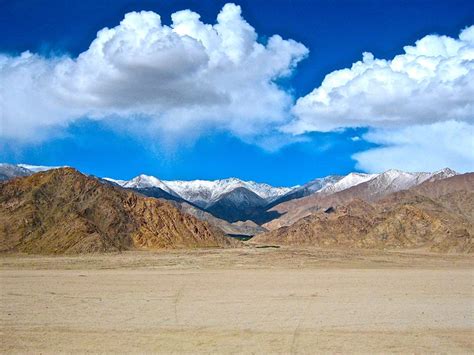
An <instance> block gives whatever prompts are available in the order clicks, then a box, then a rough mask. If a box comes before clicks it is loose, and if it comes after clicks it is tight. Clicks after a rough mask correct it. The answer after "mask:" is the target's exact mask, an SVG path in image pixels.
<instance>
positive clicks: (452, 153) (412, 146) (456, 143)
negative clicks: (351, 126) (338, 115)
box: [353, 121, 474, 172]
mask: <svg viewBox="0 0 474 355" xmlns="http://www.w3.org/2000/svg"><path fill="white" fill-rule="evenodd" d="M363 138H364V139H365V140H367V141H369V142H372V143H375V144H378V145H381V147H378V148H373V149H369V150H367V151H364V152H361V153H358V154H355V155H354V156H353V158H354V159H355V160H356V161H357V167H358V168H359V169H362V170H364V171H368V172H381V171H384V170H388V169H393V168H395V169H401V170H407V171H436V170H439V169H442V168H445V167H450V168H452V169H455V170H457V171H459V172H466V171H473V170H474V125H473V124H469V123H467V122H457V121H446V122H436V123H433V124H431V125H415V126H409V127H403V128H396V129H375V130H373V131H371V132H369V133H367V134H366V135H365V136H364V137H363Z"/></svg>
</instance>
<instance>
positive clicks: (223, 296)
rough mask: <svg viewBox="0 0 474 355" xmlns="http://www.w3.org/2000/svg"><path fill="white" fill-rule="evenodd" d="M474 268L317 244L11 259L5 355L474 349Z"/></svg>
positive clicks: (6, 267)
mask: <svg viewBox="0 0 474 355" xmlns="http://www.w3.org/2000/svg"><path fill="white" fill-rule="evenodd" d="M473 260H474V259H473V258H472V256H462V255H438V254H417V253H414V252H412V253H408V252H404V253H395V252H390V253H389V252H380V251H379V252H375V251H351V252H343V251H337V250H334V251H330V250H320V249H310V248H304V249H303V248H300V249H295V248H293V249H292V248H279V249H274V248H255V247H245V248H239V249H225V250H217V249H207V250H193V251H183V250H181V251H166V252H155V253H152V252H125V253H122V254H105V255H92V256H67V257H65V256H62V257H59V256H55V257H47V256H25V255H18V254H16V255H5V254H4V255H2V256H1V257H0V283H1V284H0V286H1V287H0V292H1V303H0V331H1V338H0V352H2V353H12V352H30V353H32V352H34V353H40V352H42V353H51V352H163V353H173V352H175V353H177V352H187V353H209V352H219V353H223V352H225V353H314V352H316V351H323V352H364V353H367V352H384V353H387V352H400V353H407V352H409V353H413V352H415V353H425V352H441V353H446V352H448V353H472V352H473V351H474V315H473V311H474V309H473V270H474V269H473V266H474V263H473Z"/></svg>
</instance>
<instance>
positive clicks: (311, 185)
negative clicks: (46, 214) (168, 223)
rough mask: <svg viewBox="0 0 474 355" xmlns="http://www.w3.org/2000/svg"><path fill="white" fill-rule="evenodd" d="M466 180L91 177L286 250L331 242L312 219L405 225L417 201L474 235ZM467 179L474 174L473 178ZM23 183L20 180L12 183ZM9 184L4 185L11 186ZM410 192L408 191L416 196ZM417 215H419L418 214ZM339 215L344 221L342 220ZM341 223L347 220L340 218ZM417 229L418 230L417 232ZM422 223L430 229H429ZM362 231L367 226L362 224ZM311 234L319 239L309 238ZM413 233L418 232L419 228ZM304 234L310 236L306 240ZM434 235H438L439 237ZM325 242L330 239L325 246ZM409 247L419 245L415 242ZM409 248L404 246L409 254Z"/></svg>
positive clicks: (387, 175)
mask: <svg viewBox="0 0 474 355" xmlns="http://www.w3.org/2000/svg"><path fill="white" fill-rule="evenodd" d="M48 169H49V168H48V167H44V166H41V167H35V166H31V165H25V164H22V165H11V164H0V179H1V180H7V181H9V180H12V179H14V178H15V177H20V178H23V179H24V178H25V176H29V175H36V173H35V172H36V171H42V172H45V171H46V172H48V171H47V170H48ZM64 169H67V168H60V169H57V168H55V169H53V170H51V171H56V170H59V171H62V170H64ZM465 175H466V174H464V175H460V174H458V173H457V172H455V171H453V170H451V169H448V168H446V169H442V170H439V171H436V172H432V173H430V172H417V173H413V172H404V171H399V170H393V169H392V170H388V171H385V172H383V173H380V174H364V173H357V172H354V173H350V174H348V175H345V176H342V175H330V176H326V177H323V178H317V179H314V180H312V181H310V182H308V183H306V184H304V185H302V186H295V187H273V186H271V185H268V184H263V183H256V182H253V181H243V180H240V179H237V178H229V179H222V180H214V181H206V180H194V181H182V180H178V181H169V180H160V179H158V178H156V177H153V176H148V175H139V176H137V177H135V178H133V179H131V180H117V179H111V178H95V177H89V178H91V179H94V180H97V181H99V182H100V184H101V186H107V187H109V188H111V189H112V190H113V191H124V192H127V193H132V194H135V195H137V196H139V197H140V198H147V197H148V198H154V199H160V200H167V201H168V203H170V204H171V206H174V208H177V209H178V210H179V211H180V213H183V214H185V215H191V216H193V217H194V218H197V219H198V220H200V221H204V222H205V223H209V224H210V225H212V226H213V227H215V228H216V229H218V230H220V231H221V232H223V233H224V234H227V235H232V236H248V237H252V236H254V235H257V237H255V238H254V239H252V240H253V241H255V242H258V241H261V242H270V241H271V240H273V239H275V240H277V241H283V242H282V243H283V244H285V243H286V242H285V241H288V240H293V239H292V238H296V237H291V238H289V239H288V238H286V237H284V231H285V230H288V235H291V236H297V235H300V236H302V235H303V236H304V237H301V238H300V239H298V238H297V239H298V240H300V241H303V240H307V242H308V243H310V244H311V243H314V242H315V241H314V238H313V239H312V238H310V237H309V236H311V235H312V233H313V232H314V231H317V233H316V232H314V233H316V234H317V235H318V236H321V235H324V233H322V234H321V230H320V229H318V228H319V227H318V228H316V229H314V228H313V229H311V228H309V227H308V226H307V225H306V224H305V223H308V220H310V221H312V222H311V223H309V225H314V224H315V222H314V221H315V220H318V221H324V222H321V223H323V225H324V228H323V227H321V228H323V229H322V230H328V231H335V230H334V229H331V228H333V227H331V226H332V224H330V223H333V222H332V221H333V220H338V221H340V220H345V219H344V218H346V217H347V214H348V213H349V215H350V218H349V219H348V220H351V218H353V217H354V216H356V215H357V213H362V215H363V213H365V212H367V215H366V216H365V217H367V219H368V221H372V222H373V221H375V220H377V221H387V220H388V219H389V216H398V217H397V218H399V217H400V216H401V215H404V214H406V213H407V210H406V209H405V207H406V206H408V205H409V206H412V207H413V206H415V207H416V208H418V207H419V206H418V205H417V204H416V203H414V202H413V201H421V200H423V199H420V197H419V196H422V197H423V198H424V199H429V200H430V201H432V202H429V201H428V200H423V201H422V205H423V206H427V205H429V204H430V203H432V206H431V207H430V208H429V209H428V210H429V211H430V212H429V213H428V212H426V211H425V210H423V213H425V214H426V213H428V215H430V216H431V214H430V213H432V211H433V210H435V208H434V207H433V206H435V205H436V206H437V208H438V210H443V211H444V212H446V211H445V210H444V209H447V208H448V207H447V206H450V208H451V209H452V210H456V211H458V212H456V213H455V214H456V217H453V213H452V211H448V212H446V213H447V214H448V215H449V216H450V217H449V218H448V217H446V216H444V217H443V218H444V219H443V221H448V222H446V223H447V224H446V225H445V229H442V230H444V231H448V230H449V231H450V233H451V232H452V233H454V232H455V231H459V230H458V229H456V228H454V227H453V226H455V225H456V224H457V225H463V223H465V224H466V223H467V224H466V226H467V227H466V228H465V230H466V231H468V232H467V233H468V234H467V235H468V236H470V235H471V234H470V233H471V229H470V228H471V227H470V226H471V224H472V221H473V219H474V217H473V216H472V213H471V212H470V211H472V209H471V208H469V206H467V205H466V204H469V203H472V201H471V195H470V194H471V192H472V191H473V190H474V186H473V182H472V180H470V179H469V178H465V177H464V176H465ZM467 176H470V175H469V174H467ZM463 177H464V178H463ZM16 180H17V179H14V180H12V182H14V181H16ZM20 180H21V179H20ZM459 181H465V183H464V184H461V183H460V182H459ZM9 183H10V182H7V183H4V184H6V185H8V184H9ZM453 186H462V189H457V190H456V189H454V190H455V192H456V193H455V194H454V195H449V194H452V193H453V191H454V190H453ZM461 190H462V191H463V192H464V195H463V194H462V192H460V191H461ZM406 191H409V194H408V193H407V192H406ZM434 191H439V193H437V194H434ZM397 194H398V195H397ZM456 194H457V195H456ZM393 196H398V197H400V198H401V197H403V198H401V200H400V201H401V202H400V201H398V200H396V199H394V197H393ZM398 197H397V198H398ZM382 201H385V202H382ZM386 201H391V203H390V204H389V205H390V208H388V207H387V202H386ZM417 203H418V202H417ZM397 206H398V207H397ZM440 206H441V207H440ZM415 207H413V208H415ZM397 208H399V209H397ZM344 211H345V212H344ZM347 211H349V212H347ZM354 211H355V212H354ZM361 211H365V212H361ZM389 211H392V212H390V213H392V214H390V213H389ZM411 211H412V212H413V210H411ZM459 211H462V212H459ZM356 212H357V213H356ZM369 212H370V213H369ZM438 212H439V211H438ZM444 212H443V213H444ZM420 213H421V212H420ZM423 213H422V214H423ZM462 213H464V215H462ZM362 215H361V216H362ZM335 216H338V217H337V218H336V217H335ZM344 216H345V217H344ZM361 216H359V217H361ZM462 216H464V217H462ZM339 217H340V219H338V218H339ZM365 217H364V218H365ZM361 218H362V217H361ZM390 218H391V217H390ZM394 218H395V217H394ZM400 218H401V217H400ZM456 218H457V219H456ZM459 218H460V219H459ZM463 218H464V219H463ZM395 219H396V218H395ZM461 220H462V221H464V222H462V223H461V222H460V221H461ZM449 221H450V222H449ZM372 222H370V223H369V224H370V225H371V226H372V225H373V223H372ZM425 222H426V221H425ZM318 223H319V222H318ZM367 223H368V222H367ZM417 223H418V222H417ZM417 223H415V225H418V224H417ZM420 223H421V222H420ZM433 223H434V222H433ZM436 223H438V222H436ZM436 223H435V224H436ZM440 223H441V222H439V223H438V225H440ZM470 223H471V224H470ZM316 224H317V223H316ZM421 224H422V225H423V223H421ZM342 225H343V226H344V228H346V227H347V226H350V225H351V224H350V223H349V224H347V225H346V224H344V223H342ZM362 225H364V224H363V223H362ZM288 228H290V229H288ZM294 228H297V229H294ZM308 228H309V229H308ZM377 228H381V227H377ZM369 229H370V228H368V227H367V225H365V226H364V227H361V229H360V230H359V231H358V232H357V231H352V232H353V233H355V234H354V235H357V233H359V234H361V233H363V232H362V231H368V230H369ZM311 230H312V231H313V232H310V231H311ZM414 230H415V231H416V228H415V229H414ZM298 231H299V232H298ZM301 231H305V232H304V233H301ZM338 231H339V232H340V233H339V232H338V233H339V234H340V235H344V233H349V232H350V231H349V230H346V229H343V228H342V229H340V230H339V229H338ZM314 233H313V234H314ZM430 233H431V235H434V234H433V233H432V231H431V232H430ZM456 233H457V232H456ZM336 234H337V233H336ZM461 234H462V233H461ZM364 235H365V234H364ZM366 237H367V236H366ZM464 237H465V239H466V238H468V237H466V235H465V236H464ZM308 238H309V239H308ZM364 238H365V237H364ZM367 238H369V237H367ZM362 239H363V238H362ZM362 239H360V240H359V242H358V243H355V244H354V245H355V246H357V247H361V246H363V245H372V244H370V242H368V241H366V242H362V241H361V240H362ZM369 239H370V238H369ZM461 239H462V238H461ZM461 239H459V240H461ZM466 240H467V239H466ZM326 242H328V240H325V243H326ZM291 243H293V242H290V244H291ZM304 243H306V242H303V244H304ZM364 243H365V244H364ZM426 243H427V242H426ZM426 243H425V244H426ZM316 244H317V243H316ZM330 244H331V243H329V245H330ZM375 244H377V243H375ZM375 244H374V245H375ZM382 244H383V243H382ZM377 245H378V244H377ZM410 245H411V246H413V245H418V244H416V243H412V244H410ZM406 246H407V245H404V247H406ZM430 247H432V248H433V250H437V248H438V247H439V246H436V245H435V244H433V245H431V246H430ZM439 248H440V250H448V251H449V250H451V249H452V248H451V247H449V248H447V249H446V248H444V249H443V248H441V247H439ZM450 248H451V249H450ZM453 248H454V249H455V250H458V249H459V250H460V249H462V250H465V249H466V248H465V247H461V246H457V247H453ZM456 248H457V249H456Z"/></svg>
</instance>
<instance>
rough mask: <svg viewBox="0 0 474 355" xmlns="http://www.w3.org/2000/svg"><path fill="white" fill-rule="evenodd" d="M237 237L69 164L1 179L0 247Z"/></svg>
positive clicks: (60, 249) (34, 249) (66, 248)
mask: <svg viewBox="0 0 474 355" xmlns="http://www.w3.org/2000/svg"><path fill="white" fill-rule="evenodd" d="M235 243H237V242H236V241H233V240H231V239H229V238H227V237H225V236H224V235H223V234H222V233H221V232H220V231H218V230H216V229H214V228H213V227H211V226H210V225H209V224H207V223H205V222H201V221H199V220H197V219H196V218H194V217H192V216H190V215H187V214H183V213H181V212H180V211H179V210H177V209H176V208H175V207H173V206H172V205H171V204H169V203H167V202H164V201H160V200H157V199H154V198H147V197H142V196H137V195H136V194H134V193H133V192H130V191H125V190H123V189H121V188H118V187H114V186H111V185H109V184H105V183H103V182H100V181H99V180H97V179H95V178H91V177H88V176H85V175H83V174H81V173H79V172H78V171H76V170H74V169H71V168H61V169H54V170H50V171H47V172H42V173H37V174H34V175H31V176H28V177H25V178H20V179H15V180H12V181H9V182H5V183H2V184H0V251H21V252H28V253H71V254H72V253H87V252H107V251H120V250H128V249H161V248H191V247H192V248H194V247H225V246H232V245H235Z"/></svg>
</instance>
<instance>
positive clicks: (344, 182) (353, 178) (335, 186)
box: [317, 173, 377, 194]
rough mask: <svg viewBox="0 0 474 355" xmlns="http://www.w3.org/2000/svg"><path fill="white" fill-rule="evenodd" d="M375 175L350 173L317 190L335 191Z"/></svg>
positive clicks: (326, 192)
mask: <svg viewBox="0 0 474 355" xmlns="http://www.w3.org/2000/svg"><path fill="white" fill-rule="evenodd" d="M376 176H377V174H363V173H350V174H348V175H346V176H344V177H343V178H342V179H338V180H337V181H335V182H334V183H329V184H327V185H326V186H324V187H322V188H321V189H319V190H317V191H318V192H320V193H325V194H330V193H335V192H338V191H342V190H345V189H348V188H350V187H352V186H356V185H359V184H362V183H363V182H366V181H369V180H372V179H373V178H375V177H376Z"/></svg>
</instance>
